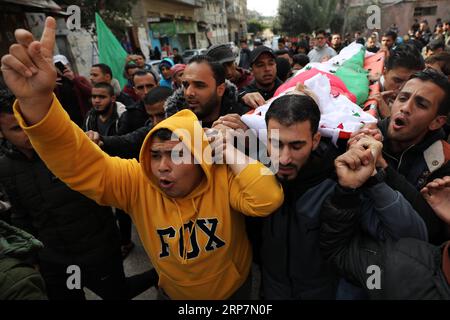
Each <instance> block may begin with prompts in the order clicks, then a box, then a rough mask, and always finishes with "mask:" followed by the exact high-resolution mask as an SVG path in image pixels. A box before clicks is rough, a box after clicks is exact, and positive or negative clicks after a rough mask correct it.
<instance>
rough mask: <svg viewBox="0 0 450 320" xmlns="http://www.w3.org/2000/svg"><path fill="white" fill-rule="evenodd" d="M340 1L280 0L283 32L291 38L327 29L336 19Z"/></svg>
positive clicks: (279, 12) (280, 17)
mask: <svg viewBox="0 0 450 320" xmlns="http://www.w3.org/2000/svg"><path fill="white" fill-rule="evenodd" d="M337 3H338V0H280V4H279V7H278V18H279V22H280V27H281V30H283V32H285V33H287V34H288V35H290V36H296V35H298V34H300V33H303V32H307V33H310V32H312V31H314V30H315V29H318V28H321V29H327V28H329V27H330V24H331V22H332V21H333V19H335V12H336V5H337Z"/></svg>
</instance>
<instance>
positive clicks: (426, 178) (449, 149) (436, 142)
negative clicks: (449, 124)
mask: <svg viewBox="0 0 450 320" xmlns="http://www.w3.org/2000/svg"><path fill="white" fill-rule="evenodd" d="M389 121H390V119H384V120H383V121H381V122H380V123H379V125H378V127H379V129H380V130H381V132H382V134H383V135H384V136H385V137H386V132H387V128H388V125H389ZM444 138H445V133H444V131H443V130H442V129H441V130H437V131H431V132H429V133H428V134H427V135H426V136H425V137H424V139H422V141H421V142H420V143H418V144H417V145H413V146H411V147H410V148H408V149H406V150H405V151H403V152H402V153H401V154H394V153H393V152H392V151H391V150H390V149H389V141H388V139H387V138H386V139H385V140H384V147H383V157H384V159H385V160H386V161H387V163H388V167H387V169H386V178H385V182H386V183H387V184H388V185H389V186H390V187H391V188H392V189H394V190H397V191H399V192H400V193H401V194H402V195H403V196H404V197H405V198H406V199H407V200H408V201H409V202H410V203H411V205H412V206H413V208H414V209H415V210H416V211H417V213H419V215H420V216H421V217H422V219H423V220H424V221H425V224H426V225H427V228H428V236H429V241H430V242H431V243H433V244H435V245H439V244H441V243H442V242H444V241H446V240H448V239H450V237H449V232H448V227H447V226H446V225H445V224H444V223H443V222H442V221H441V220H440V219H439V218H438V217H437V216H436V214H435V213H434V211H433V209H432V208H431V207H430V206H429V205H428V203H427V202H426V201H425V199H424V198H423V197H422V195H421V194H420V190H421V189H422V188H423V187H424V186H425V185H426V184H427V183H428V182H430V181H433V180H434V179H436V178H442V177H444V176H450V145H449V144H448V143H447V142H445V141H444V140H443V139H444Z"/></svg>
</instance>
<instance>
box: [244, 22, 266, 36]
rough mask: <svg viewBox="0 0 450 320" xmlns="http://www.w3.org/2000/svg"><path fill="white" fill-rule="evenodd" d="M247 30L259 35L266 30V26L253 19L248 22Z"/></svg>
mask: <svg viewBox="0 0 450 320" xmlns="http://www.w3.org/2000/svg"><path fill="white" fill-rule="evenodd" d="M247 29H248V32H250V33H253V34H257V33H258V32H262V31H264V29H266V26H265V25H264V24H263V23H262V22H260V21H258V20H256V19H251V20H249V21H248V22H247Z"/></svg>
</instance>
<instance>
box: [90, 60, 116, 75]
mask: <svg viewBox="0 0 450 320" xmlns="http://www.w3.org/2000/svg"><path fill="white" fill-rule="evenodd" d="M92 68H99V69H100V70H101V71H102V73H103V74H105V75H106V74H109V75H110V76H111V79H112V78H113V74H112V70H111V68H110V67H109V66H108V65H107V64H104V63H97V64H94V65H93V66H92Z"/></svg>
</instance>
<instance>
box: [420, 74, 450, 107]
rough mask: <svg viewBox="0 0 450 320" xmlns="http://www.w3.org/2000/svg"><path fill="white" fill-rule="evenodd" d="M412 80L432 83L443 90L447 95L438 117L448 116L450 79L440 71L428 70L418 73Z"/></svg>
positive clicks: (440, 105)
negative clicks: (449, 80)
mask: <svg viewBox="0 0 450 320" xmlns="http://www.w3.org/2000/svg"><path fill="white" fill-rule="evenodd" d="M411 79H420V80H422V81H431V82H433V83H434V84H435V85H437V86H438V87H439V88H441V89H442V90H443V91H444V93H445V95H444V99H442V101H441V103H440V104H439V107H438V113H437V114H438V115H443V116H448V114H449V112H450V83H449V82H448V79H447V78H446V77H445V76H444V75H443V74H442V73H441V72H439V71H436V70H434V69H431V68H428V69H425V70H423V71H420V72H416V73H415V74H413V75H412V76H411Z"/></svg>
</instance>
